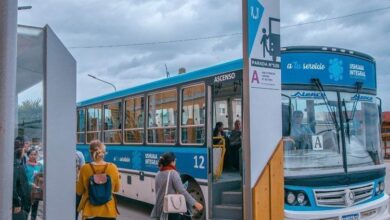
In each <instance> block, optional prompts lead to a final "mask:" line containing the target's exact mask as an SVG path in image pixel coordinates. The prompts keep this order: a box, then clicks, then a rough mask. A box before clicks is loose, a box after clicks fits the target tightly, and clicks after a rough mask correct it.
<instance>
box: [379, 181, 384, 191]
mask: <svg viewBox="0 0 390 220" xmlns="http://www.w3.org/2000/svg"><path fill="white" fill-rule="evenodd" d="M383 191H385V182H383V181H381V182H379V192H380V193H382V192H383Z"/></svg>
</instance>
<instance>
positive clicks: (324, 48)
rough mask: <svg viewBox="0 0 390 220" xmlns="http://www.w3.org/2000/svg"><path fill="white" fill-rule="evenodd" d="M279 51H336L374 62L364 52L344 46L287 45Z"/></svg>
mask: <svg viewBox="0 0 390 220" xmlns="http://www.w3.org/2000/svg"><path fill="white" fill-rule="evenodd" d="M281 52H282V53H283V52H298V53H299V52H327V53H337V54H342V55H346V56H354V57H357V58H361V59H367V60H369V61H371V62H375V59H374V58H373V57H372V56H370V55H368V54H365V53H362V52H358V51H354V50H348V49H344V48H339V47H328V46H289V47H282V48H281Z"/></svg>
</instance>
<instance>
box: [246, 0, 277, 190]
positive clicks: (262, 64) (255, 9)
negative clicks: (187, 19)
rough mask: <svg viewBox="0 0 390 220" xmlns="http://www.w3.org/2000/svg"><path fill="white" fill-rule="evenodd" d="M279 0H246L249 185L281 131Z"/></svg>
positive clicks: (268, 155) (255, 177) (253, 180)
mask: <svg viewBox="0 0 390 220" xmlns="http://www.w3.org/2000/svg"><path fill="white" fill-rule="evenodd" d="M279 5H280V3H279V0H248V53H249V60H248V61H246V62H249V86H250V88H249V96H250V132H251V133H250V146H251V151H250V152H251V187H253V186H254V185H255V183H256V181H257V180H258V178H259V176H260V175H261V173H262V171H263V169H264V167H265V166H266V165H267V163H268V160H269V159H270V157H271V156H272V154H273V152H274V151H275V148H276V147H277V144H278V142H279V140H280V138H281V134H282V128H281V127H282V121H281V74H280V12H279Z"/></svg>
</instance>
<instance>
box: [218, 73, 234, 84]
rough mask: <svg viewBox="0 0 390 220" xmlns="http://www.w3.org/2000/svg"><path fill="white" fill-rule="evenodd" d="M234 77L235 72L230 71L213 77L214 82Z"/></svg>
mask: <svg viewBox="0 0 390 220" xmlns="http://www.w3.org/2000/svg"><path fill="white" fill-rule="evenodd" d="M235 78H236V73H235V72H232V73H227V74H223V75H219V76H216V77H214V82H215V83H219V82H223V81H227V80H232V79H235Z"/></svg>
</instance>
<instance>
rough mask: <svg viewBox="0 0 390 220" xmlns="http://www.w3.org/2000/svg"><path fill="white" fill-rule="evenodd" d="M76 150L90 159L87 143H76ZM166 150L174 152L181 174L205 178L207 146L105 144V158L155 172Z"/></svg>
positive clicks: (119, 166)
mask: <svg viewBox="0 0 390 220" xmlns="http://www.w3.org/2000/svg"><path fill="white" fill-rule="evenodd" d="M77 150H80V151H81V152H83V154H84V156H85V159H86V161H91V160H90V155H89V150H88V146H87V145H77ZM168 151H170V152H174V153H175V155H176V167H177V170H178V171H179V172H180V173H181V174H189V175H191V176H192V177H194V178H198V179H205V180H207V148H199V147H196V148H191V147H186V148H175V147H167V146H161V147H150V146H148V147H142V146H136V147H132V146H107V152H108V154H107V155H106V157H105V160H106V161H108V162H112V163H114V164H116V165H117V166H118V168H119V169H121V168H122V169H129V170H136V171H145V172H154V173H156V172H157V171H158V160H159V159H160V155H161V154H163V153H165V152H168Z"/></svg>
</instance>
